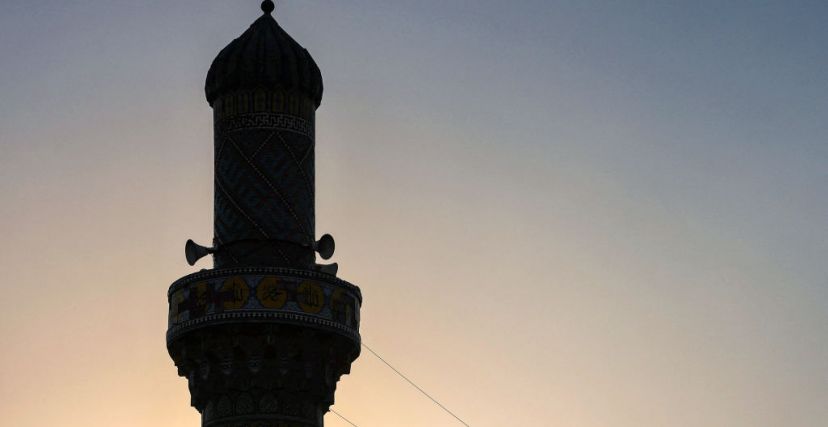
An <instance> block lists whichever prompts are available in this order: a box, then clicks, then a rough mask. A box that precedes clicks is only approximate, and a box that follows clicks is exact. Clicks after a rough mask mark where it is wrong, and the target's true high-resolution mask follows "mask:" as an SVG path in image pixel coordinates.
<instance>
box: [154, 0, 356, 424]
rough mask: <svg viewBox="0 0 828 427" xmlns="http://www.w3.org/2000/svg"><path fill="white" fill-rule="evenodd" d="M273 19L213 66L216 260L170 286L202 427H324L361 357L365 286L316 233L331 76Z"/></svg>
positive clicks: (180, 363) (190, 254)
mask: <svg viewBox="0 0 828 427" xmlns="http://www.w3.org/2000/svg"><path fill="white" fill-rule="evenodd" d="M273 9H274V6H273V3H272V2H271V1H269V0H268V1H265V2H263V3H262V10H263V11H264V14H263V15H262V16H261V17H260V18H259V19H257V20H256V21H255V22H254V23H253V24H252V25H251V26H250V28H249V29H248V30H247V31H245V32H244V33H243V34H242V35H241V36H240V37H239V38H237V39H236V40H234V41H233V42H231V43H230V44H229V45H228V46H227V47H225V48H224V49H223V50H222V51H221V52H220V53H219V55H218V56H217V57H216V59H215V61H214V62H213V64H212V66H211V67H210V71H209V72H208V75H207V84H206V95H207V101H208V102H209V104H210V105H211V106H212V108H213V116H214V133H215V147H214V149H215V181H214V190H215V206H214V208H215V210H214V241H213V247H211V248H205V247H201V246H198V245H196V244H195V243H193V242H192V241H189V242H188V243H187V247H186V255H187V259H188V261H189V262H190V263H191V264H193V263H195V261H196V260H197V259H198V258H200V257H202V256H204V255H206V254H212V255H213V259H214V264H215V265H214V267H215V268H214V269H211V270H202V271H201V272H198V273H194V274H191V275H188V276H185V277H183V278H181V279H179V280H177V281H176V282H175V283H173V284H172V286H171V287H170V290H169V292H168V300H169V303H170V310H169V328H168V330H167V348H168V350H169V353H170V356H171V357H172V358H173V361H174V362H175V365H176V366H177V368H178V374H179V375H180V376H183V377H186V378H187V380H188V383H189V389H190V393H191V397H192V405H193V406H194V407H195V408H196V409H197V410H198V411H199V412H200V413H201V414H202V426H204V427H231V426H232V427H253V426H255V427H276V426H280V427H283V426H284V427H287V426H291V427H292V426H302V427H319V426H322V425H323V416H324V414H325V413H326V412H327V411H328V408H329V406H330V405H331V404H333V396H334V390H335V388H336V383H337V381H338V380H339V378H340V376H342V375H343V374H347V373H348V372H349V371H350V366H351V363H352V362H353V361H354V360H355V359H356V358H357V357H358V356H359V351H360V336H359V310H360V305H361V303H362V296H361V293H360V290H359V288H357V287H356V286H354V285H352V284H350V283H348V282H345V281H343V280H340V279H338V278H337V277H336V276H335V275H336V264H331V265H319V264H316V262H315V255H314V252H319V254H320V255H321V256H322V257H323V258H328V257H330V256H331V255H332V253H333V239H332V238H331V237H330V236H327V235H326V236H323V238H322V239H320V240H319V241H315V214H314V143H315V141H314V126H315V123H314V115H315V111H316V108H318V107H319V104H320V102H321V99H322V76H321V74H320V72H319V68H318V67H317V66H316V63H315V62H314V60H313V58H311V56H310V54H309V53H308V52H307V50H305V49H304V48H303V47H302V46H300V45H299V44H298V43H297V42H296V41H295V40H293V38H291V37H290V36H289V35H288V34H287V33H286V32H285V31H284V30H283V29H282V28H281V27H280V26H279V24H278V23H277V22H276V20H275V19H274V18H273V16H272V12H273Z"/></svg>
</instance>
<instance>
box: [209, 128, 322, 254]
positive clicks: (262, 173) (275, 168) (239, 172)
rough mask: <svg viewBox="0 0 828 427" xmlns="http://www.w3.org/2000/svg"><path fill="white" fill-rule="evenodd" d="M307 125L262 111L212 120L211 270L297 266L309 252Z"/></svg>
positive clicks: (311, 150) (311, 148)
mask: <svg viewBox="0 0 828 427" xmlns="http://www.w3.org/2000/svg"><path fill="white" fill-rule="evenodd" d="M313 126H314V125H313V122H312V121H307V120H303V119H301V118H298V117H295V116H288V115H285V114H275V113H263V112H257V113H254V114H249V115H241V116H233V117H231V118H226V119H223V120H220V121H218V122H217V123H216V125H215V217H214V219H215V220H214V233H215V234H214V236H215V244H216V245H218V247H219V251H218V253H217V254H216V257H215V259H216V267H222V266H231V265H251V264H258V265H285V264H287V265H291V264H301V263H302V262H307V259H302V258H307V253H308V252H309V253H310V255H311V256H312V255H313V252H312V250H311V249H310V245H312V243H313V241H314V237H315V230H314V228H315V215H314V139H313V134H312V132H308V131H307V130H308V129H310V130H312V129H313ZM301 130H305V131H301ZM239 243H246V244H242V245H239ZM223 247H224V249H226V250H223ZM239 248H242V249H239ZM297 266H301V265H297Z"/></svg>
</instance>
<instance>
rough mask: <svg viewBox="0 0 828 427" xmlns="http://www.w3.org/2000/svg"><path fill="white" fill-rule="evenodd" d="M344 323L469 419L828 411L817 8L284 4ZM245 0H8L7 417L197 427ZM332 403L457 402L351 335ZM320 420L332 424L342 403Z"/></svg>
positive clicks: (557, 420) (379, 422)
mask: <svg viewBox="0 0 828 427" xmlns="http://www.w3.org/2000/svg"><path fill="white" fill-rule="evenodd" d="M276 3H277V8H276V18H277V20H278V21H279V22H280V24H281V25H282V27H283V28H285V30H286V31H288V32H289V33H290V34H291V35H292V36H293V37H294V38H295V39H296V40H297V41H298V42H299V43H301V44H302V45H303V46H304V47H306V48H307V49H308V50H309V51H310V52H311V54H312V55H313V57H314V58H315V60H316V62H317V63H318V65H319V67H320V68H321V70H322V75H323V77H324V81H325V94H324V97H323V100H322V106H321V107H320V109H319V111H318V113H317V140H316V156H317V160H316V170H317V176H316V183H317V192H316V197H317V201H316V206H317V215H316V216H317V227H316V228H317V231H318V233H319V234H322V233H331V234H333V235H334V236H335V237H336V241H337V252H336V255H335V256H334V258H333V261H335V262H338V263H339V265H340V270H339V271H340V272H339V276H340V277H342V278H344V279H346V280H348V281H350V282H352V283H355V284H357V285H359V286H360V287H361V289H362V292H363V295H364V305H363V311H362V327H361V332H362V337H363V340H364V342H365V343H366V344H368V345H369V346H371V348H373V349H374V350H376V351H378V352H379V353H380V354H382V355H383V356H384V357H385V358H386V359H387V360H388V361H390V362H391V363H392V364H394V365H395V366H396V367H398V368H400V369H401V370H402V371H404V372H405V373H407V374H408V375H409V376H410V377H411V378H412V379H414V380H415V381H417V382H418V384H419V385H421V386H422V387H423V388H424V389H426V390H427V391H429V392H430V393H431V394H432V395H433V396H434V397H436V398H437V399H439V400H440V401H441V402H442V403H444V404H445V405H446V406H447V407H449V408H450V409H451V410H452V411H454V412H455V413H457V414H458V415H459V416H460V417H461V418H463V419H464V420H465V421H467V422H468V423H469V424H470V425H471V426H473V427H487V426H488V427H508V426H539V427H546V426H552V427H642V426H644V427H663V426H669V427H701V426H704V427H780V426H785V427H820V426H824V425H825V423H826V420H828V54H826V53H827V52H828V25H826V23H827V22H828V2H826V1H824V0H816V1H797V0H791V1H759V0H755V1H737V0H732V1H721V0H719V1H706V0H702V1H684V2H673V1H659V2H656V1H651V2H644V1H632V0H631V1H624V2H619V1H593V0H570V1H555V0H524V1H520V0H518V1H502V0H501V1H493V0H475V1H471V0H442V1H438V0H417V1H414V0H408V1H399V0H382V1H381V0H347V1H342V0H325V1H322V0H302V1H300V0H284V1H277V2H276ZM260 14H261V11H260V10H259V1H258V0H245V1H241V0H233V1H227V0H186V1H184V0H175V1H170V0H140V1H134V0H133V1H127V0H117V1H116V0H73V1H57V0H44V1H36V2H32V1H23V0H3V1H2V7H0V224H2V237H3V239H2V242H0V277H1V278H2V280H3V282H2V284H0V291H1V292H2V297H0V340H2V349H0V420H1V421H0V424H3V425H6V426H10V427H11V426H14V427H35V426H37V427H41V426H60V427H89V426H119V427H146V426H164V427H166V426H169V427H196V426H199V425H200V424H199V423H200V421H199V415H198V413H197V412H196V411H195V409H193V408H191V407H190V406H189V392H188V390H187V382H186V380H185V379H183V378H179V377H178V376H177V375H176V369H175V367H174V365H173V363H172V361H171V360H170V358H169V356H168V355H167V352H166V348H165V336H164V334H165V331H166V315H167V300H166V292H167V288H168V286H169V285H170V284H171V283H172V282H173V281H174V280H176V279H177V278H179V277H181V276H183V275H185V274H188V273H190V272H193V271H196V270H197V269H200V268H209V267H210V263H209V261H207V260H203V261H201V262H200V263H199V264H197V265H196V267H189V266H188V265H187V264H186V262H185V260H184V251H183V248H184V242H185V241H186V240H187V239H188V238H192V239H194V240H196V241H198V242H202V243H208V242H210V240H211V238H212V221H213V206H212V204H213V199H212V197H213V179H212V174H213V170H212V167H213V164H212V161H213V151H212V150H213V135H212V131H213V129H212V116H211V110H210V108H209V106H208V105H207V102H206V100H205V99H204V92H203V89H204V81H205V76H206V73H207V70H208V68H209V66H210V63H211V61H212V60H213V58H214V57H215V56H216V54H217V53H218V52H219V50H220V49H221V48H223V47H224V46H225V45H226V44H227V43H229V42H230V41H231V40H233V39H234V38H235V37H237V36H239V35H240V34H241V33H242V32H243V31H244V30H245V29H246V28H247V27H248V26H249V25H250V24H251V23H252V22H253V21H254V20H255V19H256V18H257V17H258V16H259V15H260ZM336 398H337V401H336V405H335V406H334V409H335V410H337V411H338V412H339V413H341V414H343V415H345V416H346V417H348V418H349V419H350V420H351V421H353V422H354V423H356V424H357V425H359V426H360V427H390V426H394V427H397V426H400V427H429V426H447V427H448V426H455V425H460V424H458V423H457V422H456V421H455V420H454V419H453V418H451V417H450V416H449V415H447V414H446V413H444V412H442V411H441V410H440V409H439V408H438V407H436V406H435V405H434V404H432V403H431V402H430V401H428V400H427V399H426V398H424V397H423V396H422V395H419V394H418V392H417V391H416V390H414V389H413V388H412V387H410V386H408V385H407V384H406V383H404V382H403V381H402V380H400V378H398V377H396V376H395V375H394V373H393V372H392V371H390V370H389V369H387V368H386V367H385V366H384V365H382V364H381V362H379V361H378V360H377V359H376V358H374V357H373V356H371V355H370V354H369V353H367V352H363V355H362V356H361V357H360V358H359V359H358V360H357V361H356V362H355V363H354V365H353V369H352V372H351V375H348V376H345V377H343V378H342V380H341V381H340V383H339V387H338V391H337V394H336ZM326 426H330V427H342V426H347V424H346V423H345V422H343V421H342V420H340V419H338V418H337V417H336V416H335V415H333V414H328V416H327V417H326Z"/></svg>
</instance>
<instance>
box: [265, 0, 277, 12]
mask: <svg viewBox="0 0 828 427" xmlns="http://www.w3.org/2000/svg"><path fill="white" fill-rule="evenodd" d="M273 9H276V5H275V4H273V2H272V1H271V0H265V1H263V2H262V11H264V13H266V14H268V15H270V13H271V12H273Z"/></svg>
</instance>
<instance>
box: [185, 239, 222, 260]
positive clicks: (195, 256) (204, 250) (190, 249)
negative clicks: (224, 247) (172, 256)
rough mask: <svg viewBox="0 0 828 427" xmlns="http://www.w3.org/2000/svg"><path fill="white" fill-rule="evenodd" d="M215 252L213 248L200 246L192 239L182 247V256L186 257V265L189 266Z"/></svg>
mask: <svg viewBox="0 0 828 427" xmlns="http://www.w3.org/2000/svg"><path fill="white" fill-rule="evenodd" d="M215 251H216V249H215V248H208V247H205V246H201V245H199V244H198V243H196V242H194V241H193V240H192V239H190V240H187V244H185V245H184V256H186V257H187V264H190V265H195V263H196V261H198V260H200V259H201V258H204V257H205V256H207V255H209V254H211V253H213V252H215Z"/></svg>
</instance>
